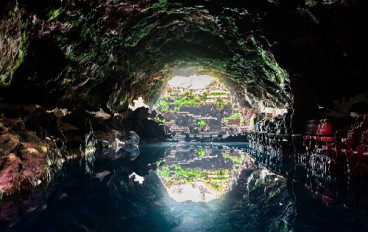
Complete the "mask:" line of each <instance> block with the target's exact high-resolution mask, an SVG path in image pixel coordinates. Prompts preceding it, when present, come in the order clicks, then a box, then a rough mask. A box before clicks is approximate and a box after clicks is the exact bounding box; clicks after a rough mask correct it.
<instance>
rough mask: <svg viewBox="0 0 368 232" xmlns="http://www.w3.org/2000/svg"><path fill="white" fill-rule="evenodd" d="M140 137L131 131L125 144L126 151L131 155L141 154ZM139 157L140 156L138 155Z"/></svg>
mask: <svg viewBox="0 0 368 232" xmlns="http://www.w3.org/2000/svg"><path fill="white" fill-rule="evenodd" d="M139 140H140V138H139V135H137V133H135V132H134V131H129V139H128V140H127V141H126V142H125V147H124V148H125V150H126V151H127V152H129V153H131V154H133V153H137V151H138V154H139ZM137 156H138V155H137Z"/></svg>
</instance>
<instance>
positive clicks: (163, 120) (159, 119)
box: [156, 117, 166, 123]
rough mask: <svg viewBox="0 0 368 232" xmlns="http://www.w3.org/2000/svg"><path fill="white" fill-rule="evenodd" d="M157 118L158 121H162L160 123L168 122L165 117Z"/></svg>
mask: <svg viewBox="0 0 368 232" xmlns="http://www.w3.org/2000/svg"><path fill="white" fill-rule="evenodd" d="M156 120H157V121H158V122H160V123H164V122H166V120H165V119H164V118H163V119H161V118H160V117H156Z"/></svg>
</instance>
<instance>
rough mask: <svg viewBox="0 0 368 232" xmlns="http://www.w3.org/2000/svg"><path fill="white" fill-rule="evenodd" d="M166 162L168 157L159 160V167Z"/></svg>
mask: <svg viewBox="0 0 368 232" xmlns="http://www.w3.org/2000/svg"><path fill="white" fill-rule="evenodd" d="M165 162H166V159H163V160H160V161H158V162H157V167H158V166H161V165H162V164H164V163H165Z"/></svg>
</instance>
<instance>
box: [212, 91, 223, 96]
mask: <svg viewBox="0 0 368 232" xmlns="http://www.w3.org/2000/svg"><path fill="white" fill-rule="evenodd" d="M226 94H227V93H226V92H223V91H214V92H211V93H210V95H213V96H221V95H226Z"/></svg>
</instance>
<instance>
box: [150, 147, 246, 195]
mask: <svg viewBox="0 0 368 232" xmlns="http://www.w3.org/2000/svg"><path fill="white" fill-rule="evenodd" d="M243 146H244V145H243ZM249 162H251V163H252V161H251V160H250V156H249V155H246V154H245V152H244V150H243V149H241V148H236V147H235V148H230V147H228V146H213V145H203V144H202V145H200V144H197V145H185V146H184V145H183V146H180V147H173V148H171V149H167V150H165V159H163V160H161V161H159V162H158V166H159V167H158V169H157V173H158V175H159V177H160V180H161V182H162V183H163V185H164V186H165V188H166V190H167V192H168V194H169V196H170V197H171V198H173V199H174V200H176V201H179V202H183V201H188V200H190V201H193V202H208V201H211V200H214V199H217V198H219V197H221V196H223V195H224V194H225V193H226V192H227V191H228V190H229V189H230V188H231V186H232V184H233V183H234V180H235V179H236V178H237V177H238V176H239V174H240V172H241V171H242V170H243V168H244V167H245V166H244V165H245V164H247V163H249Z"/></svg>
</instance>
